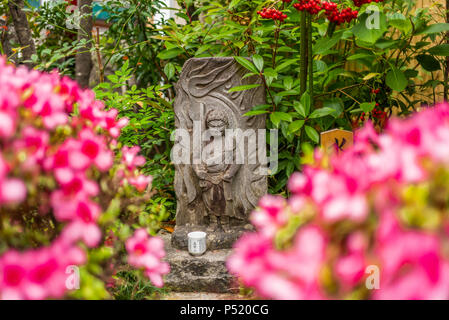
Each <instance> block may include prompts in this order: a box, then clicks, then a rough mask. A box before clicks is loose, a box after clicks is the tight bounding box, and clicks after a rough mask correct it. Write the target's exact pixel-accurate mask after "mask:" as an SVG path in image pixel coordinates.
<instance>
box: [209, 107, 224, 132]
mask: <svg viewBox="0 0 449 320" xmlns="http://www.w3.org/2000/svg"><path fill="white" fill-rule="evenodd" d="M228 125H229V122H228V116H227V115H226V113H225V112H224V111H222V110H219V109H212V110H211V111H210V112H209V113H208V114H207V116H206V126H207V128H208V129H210V130H214V131H217V132H219V133H223V132H224V131H225V130H226V128H227V127H228Z"/></svg>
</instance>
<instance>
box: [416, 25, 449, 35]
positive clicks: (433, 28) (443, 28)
mask: <svg viewBox="0 0 449 320" xmlns="http://www.w3.org/2000/svg"><path fill="white" fill-rule="evenodd" d="M447 31H449V23H435V24H432V25H430V26H428V27H427V28H425V29H424V30H422V31H421V32H418V35H420V34H433V33H442V32H447Z"/></svg>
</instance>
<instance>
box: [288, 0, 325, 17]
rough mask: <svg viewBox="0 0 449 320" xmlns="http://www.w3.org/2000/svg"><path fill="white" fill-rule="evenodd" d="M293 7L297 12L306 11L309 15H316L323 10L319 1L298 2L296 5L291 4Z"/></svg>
mask: <svg viewBox="0 0 449 320" xmlns="http://www.w3.org/2000/svg"><path fill="white" fill-rule="evenodd" d="M293 7H294V8H295V9H296V10H298V11H307V12H309V13H310V14H317V13H319V12H320V11H321V10H322V9H323V8H322V7H321V1H320V0H299V2H298V3H295V4H293Z"/></svg>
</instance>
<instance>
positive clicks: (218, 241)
mask: <svg viewBox="0 0 449 320" xmlns="http://www.w3.org/2000/svg"><path fill="white" fill-rule="evenodd" d="M252 230H254V227H253V226H252V225H251V224H247V225H245V226H234V227H231V228H230V229H229V230H227V231H224V230H211V229H210V228H207V227H205V226H195V227H193V226H177V227H176V228H175V231H174V232H173V234H172V237H171V244H172V246H173V247H174V248H177V249H181V250H187V249H188V243H187V241H188V240H187V234H188V233H189V232H193V231H204V232H206V233H207V239H206V243H207V250H217V249H231V248H232V246H233V245H234V243H235V242H236V241H237V239H238V238H240V236H241V235H242V234H243V233H245V232H248V231H252Z"/></svg>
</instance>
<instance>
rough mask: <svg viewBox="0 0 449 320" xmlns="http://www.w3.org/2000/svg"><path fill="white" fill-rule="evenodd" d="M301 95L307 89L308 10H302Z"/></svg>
mask: <svg viewBox="0 0 449 320" xmlns="http://www.w3.org/2000/svg"><path fill="white" fill-rule="evenodd" d="M299 85H300V95H301V97H302V95H303V94H304V93H305V92H306V91H307V21H306V12H305V11H301V43H300V75H299Z"/></svg>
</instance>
